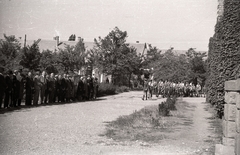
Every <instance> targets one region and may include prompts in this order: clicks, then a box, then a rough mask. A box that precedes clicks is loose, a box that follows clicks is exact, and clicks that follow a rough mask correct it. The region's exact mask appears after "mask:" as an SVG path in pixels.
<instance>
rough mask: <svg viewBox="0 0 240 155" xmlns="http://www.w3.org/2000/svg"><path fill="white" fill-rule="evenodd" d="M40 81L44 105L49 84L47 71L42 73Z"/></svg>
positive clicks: (41, 100)
mask: <svg viewBox="0 0 240 155" xmlns="http://www.w3.org/2000/svg"><path fill="white" fill-rule="evenodd" d="M39 81H40V103H41V104H43V102H44V97H45V91H46V84H47V81H46V72H45V71H42V75H41V76H39Z"/></svg>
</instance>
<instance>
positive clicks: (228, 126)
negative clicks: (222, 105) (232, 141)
mask: <svg viewBox="0 0 240 155" xmlns="http://www.w3.org/2000/svg"><path fill="white" fill-rule="evenodd" d="M236 133H237V131H236V122H235V121H226V120H223V135H224V137H226V138H235V136H236Z"/></svg>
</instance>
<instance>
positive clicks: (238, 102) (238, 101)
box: [236, 95, 240, 110]
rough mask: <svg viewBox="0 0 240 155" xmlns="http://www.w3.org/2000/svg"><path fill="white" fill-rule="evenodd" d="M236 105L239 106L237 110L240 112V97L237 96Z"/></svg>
mask: <svg viewBox="0 0 240 155" xmlns="http://www.w3.org/2000/svg"><path fill="white" fill-rule="evenodd" d="M236 105H237V109H239V110H240V95H238V96H237V102H236Z"/></svg>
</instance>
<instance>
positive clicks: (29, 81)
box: [25, 72, 34, 106]
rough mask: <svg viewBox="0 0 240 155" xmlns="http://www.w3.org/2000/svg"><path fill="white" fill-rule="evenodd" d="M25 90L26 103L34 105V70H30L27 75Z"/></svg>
mask: <svg viewBox="0 0 240 155" xmlns="http://www.w3.org/2000/svg"><path fill="white" fill-rule="evenodd" d="M25 90H26V97H25V105H26V106H30V105H32V97H33V90H34V83H33V78H32V72H28V76H27V77H26V82H25Z"/></svg>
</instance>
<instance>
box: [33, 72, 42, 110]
mask: <svg viewBox="0 0 240 155" xmlns="http://www.w3.org/2000/svg"><path fill="white" fill-rule="evenodd" d="M33 83H34V98H33V105H34V106H37V105H38V100H39V96H40V91H41V86H42V83H41V81H40V79H39V72H37V73H36V75H35V77H34V80H33Z"/></svg>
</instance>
